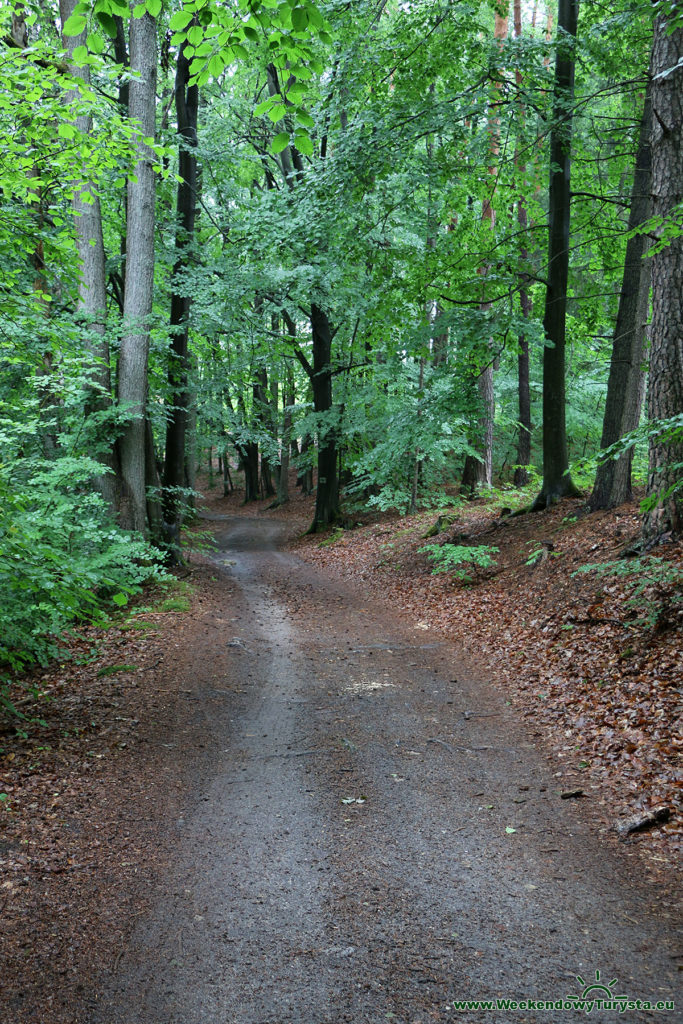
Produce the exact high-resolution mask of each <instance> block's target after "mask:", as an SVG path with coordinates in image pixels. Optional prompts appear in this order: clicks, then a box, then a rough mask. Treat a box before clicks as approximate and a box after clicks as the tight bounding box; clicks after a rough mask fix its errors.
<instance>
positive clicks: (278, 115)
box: [268, 103, 287, 124]
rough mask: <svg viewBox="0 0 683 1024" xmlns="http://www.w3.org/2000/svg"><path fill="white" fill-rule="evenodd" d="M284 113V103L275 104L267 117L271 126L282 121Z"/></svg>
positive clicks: (285, 110) (285, 111)
mask: <svg viewBox="0 0 683 1024" xmlns="http://www.w3.org/2000/svg"><path fill="white" fill-rule="evenodd" d="M286 113H287V108H286V107H285V105H284V103H276V104H275V105H274V106H272V107H271V108H270V110H269V111H268V117H269V118H270V120H271V121H272V122H273V124H277V123H278V121H281V120H282V118H283V117H284V116H285V114H286Z"/></svg>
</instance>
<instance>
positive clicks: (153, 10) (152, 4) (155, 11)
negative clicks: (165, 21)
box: [147, 0, 161, 18]
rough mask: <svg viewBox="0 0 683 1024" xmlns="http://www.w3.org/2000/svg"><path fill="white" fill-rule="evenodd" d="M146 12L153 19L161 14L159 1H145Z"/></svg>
mask: <svg viewBox="0 0 683 1024" xmlns="http://www.w3.org/2000/svg"><path fill="white" fill-rule="evenodd" d="M147 10H148V11H149V13H150V15H151V16H152V17H153V18H158V17H159V15H160V14H161V0H147Z"/></svg>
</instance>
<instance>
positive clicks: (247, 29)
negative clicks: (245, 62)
mask: <svg viewBox="0 0 683 1024" xmlns="http://www.w3.org/2000/svg"><path fill="white" fill-rule="evenodd" d="M242 32H243V33H244V35H245V36H246V37H247V39H251V41H252V42H253V43H257V42H258V32H257V31H256V29H255V28H252V27H251V25H243V26H242Z"/></svg>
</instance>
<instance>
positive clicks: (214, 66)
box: [209, 53, 225, 78]
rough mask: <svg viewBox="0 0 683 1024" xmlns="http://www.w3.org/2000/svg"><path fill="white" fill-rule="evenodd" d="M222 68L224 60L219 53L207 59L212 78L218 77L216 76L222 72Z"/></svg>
mask: <svg viewBox="0 0 683 1024" xmlns="http://www.w3.org/2000/svg"><path fill="white" fill-rule="evenodd" d="M224 69H225V61H224V60H223V57H222V56H221V54H220V53H216V54H214V56H213V57H212V58H211V60H210V61H209V74H210V75H213V77H214V78H218V76H219V75H221V74H222V73H223V70H224Z"/></svg>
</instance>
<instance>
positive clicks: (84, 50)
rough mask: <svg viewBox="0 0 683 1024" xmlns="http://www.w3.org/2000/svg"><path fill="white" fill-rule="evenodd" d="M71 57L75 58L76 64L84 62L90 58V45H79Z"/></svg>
mask: <svg viewBox="0 0 683 1024" xmlns="http://www.w3.org/2000/svg"><path fill="white" fill-rule="evenodd" d="M71 59H72V60H73V62H74V64H82V63H83V62H84V61H86V60H87V59H88V47H87V46H77V47H76V48H75V49H74V52H73V53H72V54H71Z"/></svg>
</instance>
